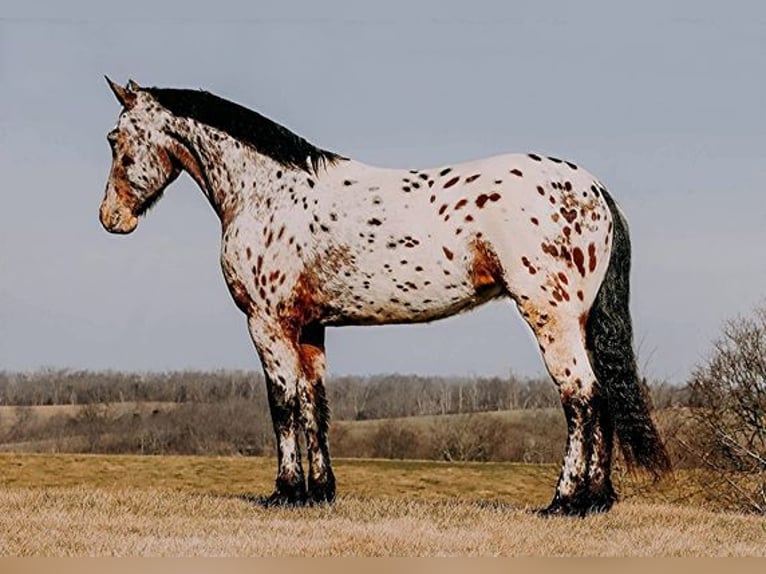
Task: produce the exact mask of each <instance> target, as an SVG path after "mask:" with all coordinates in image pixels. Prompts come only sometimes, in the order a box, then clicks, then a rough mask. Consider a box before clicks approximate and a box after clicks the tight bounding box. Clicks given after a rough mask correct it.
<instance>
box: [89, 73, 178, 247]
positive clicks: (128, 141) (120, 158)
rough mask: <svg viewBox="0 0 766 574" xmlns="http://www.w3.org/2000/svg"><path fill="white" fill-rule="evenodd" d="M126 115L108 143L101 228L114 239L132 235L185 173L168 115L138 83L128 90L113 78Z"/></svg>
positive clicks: (112, 83)
mask: <svg viewBox="0 0 766 574" xmlns="http://www.w3.org/2000/svg"><path fill="white" fill-rule="evenodd" d="M107 82H109V86H110V87H111V88H112V91H113V92H114V95H115V96H116V97H117V100H118V101H119V102H120V104H122V112H121V113H120V117H119V119H118V120H117V126H116V127H115V128H114V129H113V130H112V131H111V132H109V134H108V135H107V140H108V141H109V145H110V146H111V148H112V168H111V171H110V172H109V180H108V181H107V184H106V194H105V195H104V200H103V201H102V202H101V211H100V219H101V225H103V226H104V228H105V229H106V230H107V231H109V232H110V233H130V232H131V231H133V230H134V229H135V228H136V226H137V225H138V218H139V216H141V215H142V214H143V213H145V212H146V210H147V209H149V208H150V207H151V206H152V205H154V203H155V202H156V201H157V200H158V199H159V198H160V197H161V196H162V192H163V191H164V190H165V188H166V187H167V186H168V185H169V184H170V183H171V182H172V181H173V180H174V179H175V178H176V177H178V174H179V173H180V170H181V168H180V165H179V164H178V162H177V161H176V160H175V159H174V158H173V156H172V155H171V153H170V152H169V149H170V147H171V141H170V138H169V136H168V135H167V134H166V133H165V132H164V131H163V126H164V125H165V124H166V123H167V121H168V116H167V114H166V113H165V112H164V111H163V110H162V108H161V107H159V106H158V104H157V102H156V101H155V100H154V98H152V96H151V94H149V93H148V92H146V91H143V90H141V89H140V87H139V86H138V85H137V84H136V83H135V82H133V81H130V82H128V85H127V86H126V87H124V88H123V87H122V86H120V85H118V84H115V83H114V82H112V81H111V80H110V79H109V78H107Z"/></svg>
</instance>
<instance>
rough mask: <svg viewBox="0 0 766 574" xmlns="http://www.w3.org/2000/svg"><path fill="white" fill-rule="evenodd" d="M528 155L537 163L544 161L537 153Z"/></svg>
mask: <svg viewBox="0 0 766 574" xmlns="http://www.w3.org/2000/svg"><path fill="white" fill-rule="evenodd" d="M527 155H528V156H529V157H530V158H532V159H533V160H535V161H542V160H543V158H541V157H540V156H539V155H537V154H536V153H528V154H527Z"/></svg>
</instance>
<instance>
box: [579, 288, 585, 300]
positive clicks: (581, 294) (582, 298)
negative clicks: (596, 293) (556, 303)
mask: <svg viewBox="0 0 766 574" xmlns="http://www.w3.org/2000/svg"><path fill="white" fill-rule="evenodd" d="M577 298H578V299H579V300H580V301H584V300H585V295H584V294H583V292H582V291H580V290H578V291H577Z"/></svg>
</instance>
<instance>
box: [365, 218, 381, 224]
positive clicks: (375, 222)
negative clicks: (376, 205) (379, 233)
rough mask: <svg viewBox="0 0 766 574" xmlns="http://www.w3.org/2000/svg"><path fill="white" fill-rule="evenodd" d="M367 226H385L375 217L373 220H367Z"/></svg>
mask: <svg viewBox="0 0 766 574" xmlns="http://www.w3.org/2000/svg"><path fill="white" fill-rule="evenodd" d="M367 225H375V226H377V225H383V222H382V221H381V220H380V219H378V218H377V217H373V218H372V219H368V220H367Z"/></svg>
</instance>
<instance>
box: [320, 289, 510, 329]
mask: <svg viewBox="0 0 766 574" xmlns="http://www.w3.org/2000/svg"><path fill="white" fill-rule="evenodd" d="M501 293H502V290H501V289H500V287H499V286H491V287H489V288H486V289H481V290H479V291H477V290H475V289H473V288H465V287H463V286H459V287H455V288H452V289H447V288H445V289H444V290H443V291H442V292H439V293H437V292H433V291H430V292H429V291H427V290H426V291H423V292H421V293H413V291H412V290H407V291H406V292H404V291H402V292H399V293H385V294H384V295H385V296H382V297H375V293H374V292H373V293H370V295H369V296H368V297H367V299H366V300H364V299H362V300H360V299H356V300H354V299H352V301H349V302H348V303H347V304H342V303H341V302H338V303H341V304H336V305H331V306H330V308H329V309H328V310H327V311H326V314H325V318H324V320H323V321H322V322H323V323H324V324H325V325H334V326H341V325H390V324H403V323H426V322H428V321H435V320H437V319H443V318H445V317H449V316H451V315H455V314H456V313H460V312H462V311H467V310H469V309H472V308H474V307H477V306H479V305H481V304H483V303H485V302H487V301H489V300H490V299H493V298H495V297H498V296H500V295H501ZM357 297H358V295H357Z"/></svg>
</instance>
